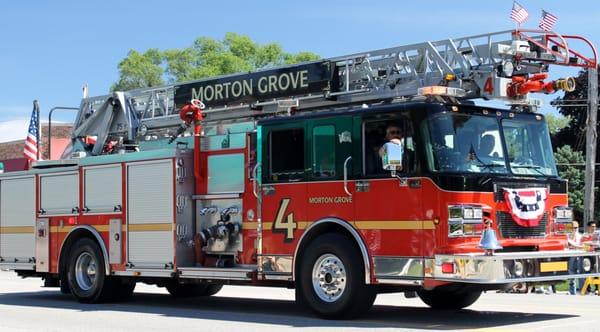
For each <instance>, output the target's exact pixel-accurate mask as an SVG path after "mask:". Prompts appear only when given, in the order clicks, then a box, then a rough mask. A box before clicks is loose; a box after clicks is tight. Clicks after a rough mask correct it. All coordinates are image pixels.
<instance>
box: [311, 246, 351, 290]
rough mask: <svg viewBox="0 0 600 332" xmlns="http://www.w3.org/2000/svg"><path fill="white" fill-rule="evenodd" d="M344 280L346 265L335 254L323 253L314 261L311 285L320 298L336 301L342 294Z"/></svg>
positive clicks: (344, 286) (344, 285) (344, 287)
mask: <svg viewBox="0 0 600 332" xmlns="http://www.w3.org/2000/svg"><path fill="white" fill-rule="evenodd" d="M346 280H347V278H346V267H345V266H344V264H343V263H342V261H341V260H340V259H339V258H338V257H337V256H336V255H333V254H324V255H321V256H320V257H319V258H318V259H317V260H316V261H315V264H314V265H313V270H312V285H313V289H314V291H315V294H317V296H318V297H319V298H320V299H321V300H323V301H325V302H335V301H337V300H338V299H339V298H340V297H341V296H342V294H344V290H345V289H346Z"/></svg>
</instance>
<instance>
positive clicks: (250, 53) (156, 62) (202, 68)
mask: <svg viewBox="0 0 600 332" xmlns="http://www.w3.org/2000/svg"><path fill="white" fill-rule="evenodd" d="M319 58H320V57H319V56H318V55H316V54H314V53H311V52H298V53H288V52H285V51H284V50H283V49H282V48H281V46H280V45H279V44H277V43H268V44H264V45H261V44H258V43H257V42H255V41H253V40H252V39H250V37H248V36H246V35H240V34H236V33H233V32H228V33H227V34H226V35H225V37H224V38H223V40H215V39H212V38H208V37H199V38H197V39H196V40H195V41H194V43H193V44H192V45H191V46H190V47H186V48H175V49H168V50H164V51H158V50H156V49H151V50H148V51H147V52H146V53H143V54H141V53H139V52H137V51H135V50H132V51H130V52H129V54H128V55H127V57H126V58H125V59H123V60H122V61H121V62H120V63H119V74H120V76H119V80H118V82H117V83H115V84H114V85H113V87H112V90H113V91H114V90H128V89H133V88H142V87H150V86H156V85H161V84H164V82H165V81H166V82H169V83H175V82H182V81H189V80H197V79H202V78H207V77H214V76H219V75H225V74H233V73H239V72H247V71H254V70H257V69H261V68H265V67H272V66H277V65H282V64H293V63H298V62H304V61H313V60H318V59H319Z"/></svg>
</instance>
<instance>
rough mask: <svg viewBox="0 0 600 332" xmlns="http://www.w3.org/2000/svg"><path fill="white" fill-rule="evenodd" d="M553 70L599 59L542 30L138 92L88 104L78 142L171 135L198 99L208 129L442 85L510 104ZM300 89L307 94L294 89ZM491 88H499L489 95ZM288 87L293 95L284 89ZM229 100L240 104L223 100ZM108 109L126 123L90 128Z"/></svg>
mask: <svg viewBox="0 0 600 332" xmlns="http://www.w3.org/2000/svg"><path fill="white" fill-rule="evenodd" d="M573 39H577V40H582V41H584V42H585V43H587V44H588V45H589V46H590V48H591V49H592V53H593V55H592V56H590V57H586V56H583V55H582V53H580V52H576V51H574V50H572V49H570V48H569V46H568V43H567V41H570V40H573ZM550 64H556V65H565V66H579V67H593V66H596V65H597V57H596V52H595V49H594V47H593V45H592V44H591V43H590V42H589V41H587V40H586V39H585V38H582V37H578V36H561V35H558V34H555V33H547V32H543V31H537V30H507V31H500V32H494V33H487V34H481V35H475V36H469V37H462V38H455V39H443V40H439V41H435V42H422V43H415V44H411V45H404V46H397V47H391V48H386V49H380V50H374V51H369V52H363V53H356V54H351V55H346V56H341V57H333V58H329V59H324V60H321V61H316V62H310V63H303V64H297V65H290V66H282V67H277V68H271V69H267V70H261V71H256V72H252V73H242V74H234V75H224V76H220V77H216V78H210V79H203V80H197V81H192V82H184V83H177V84H173V85H167V86H162V87H155V88H143V89H136V90H131V91H126V92H124V99H122V98H120V97H116V96H115V95H114V94H113V95H105V96H98V97H92V98H86V99H83V100H82V104H81V107H80V112H79V115H78V118H77V120H76V123H75V130H74V135H73V136H74V137H81V136H83V135H99V133H93V132H91V131H90V130H87V129H85V128H96V131H97V130H98V129H97V128H111V129H108V130H109V131H110V130H112V132H111V133H112V134H113V135H114V134H119V133H121V134H122V135H126V136H129V137H128V138H130V139H134V138H135V136H136V135H137V136H139V135H145V134H146V133H148V132H149V131H160V130H162V131H165V130H170V129H173V128H176V127H178V126H179V125H180V123H181V120H180V119H179V116H178V109H179V108H180V107H181V106H183V104H184V103H185V102H188V101H189V100H191V99H192V98H193V97H196V98H197V97H199V96H201V97H212V98H198V99H202V101H203V102H204V103H205V104H206V105H207V109H205V110H204V112H203V113H204V114H205V115H206V118H205V120H204V122H205V123H207V124H210V123H211V122H213V123H214V122H217V123H219V122H224V121H226V122H237V121H253V120H256V119H257V118H260V117H265V116H273V115H276V114H278V113H282V112H283V113H288V114H289V112H287V111H288V110H289V109H290V108H293V109H294V110H295V111H296V112H306V111H310V110H315V109H319V108H321V109H322V108H327V107H337V106H343V105H353V104H362V103H366V104H369V103H376V102H381V101H385V100H397V99H410V98H414V97H416V96H418V92H419V89H420V88H423V87H426V86H436V85H442V86H447V87H451V88H456V89H459V90H460V91H462V92H463V94H462V95H461V96H460V99H475V98H486V99H500V100H505V101H509V102H510V101H511V97H509V96H508V95H507V94H506V88H500V87H506V85H507V84H508V83H509V82H510V81H511V77H513V76H528V75H533V74H538V73H543V72H547V70H548V66H549V65H550ZM278 75H279V76H278ZM283 75H288V76H287V78H284V77H282V76H283ZM303 75H304V76H303ZM273 77H275V78H273ZM277 80H279V81H277ZM261 84H262V85H261ZM277 84H279V86H278V85H277ZM293 84H296V85H297V86H300V88H298V89H295V90H294V89H291V88H289V86H293ZM490 84H491V86H493V87H495V88H492V89H489V88H488V87H489V86H488V85H490ZM284 85H287V86H288V89H277V88H282V87H283V86H284ZM236 87H237V90H236ZM265 87H268V88H269V89H270V90H278V91H275V92H274V91H267V92H266V93H265V91H261V88H262V90H265ZM246 88H248V89H246ZM246 90H247V91H246ZM241 92H244V95H243V96H242V95H241ZM273 92H274V93H273ZM225 95H227V96H234V97H236V98H229V99H228V98H224V96H225ZM236 95H237V96H236ZM217 97H221V98H217ZM512 99H515V98H512ZM517 101H518V100H515V102H517ZM107 102H109V103H112V104H113V105H115V107H114V108H110V109H112V110H113V111H115V112H116V111H118V112H121V113H122V116H117V117H110V118H111V119H113V120H111V121H115V120H114V119H121V121H125V122H126V123H121V124H118V125H115V124H110V125H109V124H104V125H90V124H89V123H86V122H89V121H90V120H91V121H106V118H107V117H100V116H90V114H92V113H93V112H94V110H99V109H107V108H106V107H104V108H102V105H103V104H105V103H107ZM119 108H120V110H118V109H119ZM103 119H104V120H103ZM115 128H116V129H115ZM82 129H83V130H82ZM103 136H104V135H103ZM131 136H133V137H131Z"/></svg>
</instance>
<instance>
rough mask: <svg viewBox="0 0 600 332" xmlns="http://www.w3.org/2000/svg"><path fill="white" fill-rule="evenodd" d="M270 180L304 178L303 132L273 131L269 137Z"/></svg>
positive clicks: (296, 129)
mask: <svg viewBox="0 0 600 332" xmlns="http://www.w3.org/2000/svg"><path fill="white" fill-rule="evenodd" d="M269 146H270V153H269V160H270V162H271V168H270V170H269V171H270V172H269V173H270V174H269V175H270V179H271V180H273V181H296V180H301V179H302V178H303V176H304V130H303V129H301V128H294V129H285V130H274V131H272V132H271V137H270V144H269Z"/></svg>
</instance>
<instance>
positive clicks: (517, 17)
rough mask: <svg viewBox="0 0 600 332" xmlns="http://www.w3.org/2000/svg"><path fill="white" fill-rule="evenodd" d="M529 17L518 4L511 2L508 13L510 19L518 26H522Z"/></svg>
mask: <svg viewBox="0 0 600 332" xmlns="http://www.w3.org/2000/svg"><path fill="white" fill-rule="evenodd" d="M528 17H529V13H528V12H527V11H526V10H525V8H523V6H521V5H520V4H519V3H518V2H516V1H513V7H512V10H511V12H510V18H511V19H512V20H513V21H515V22H517V23H518V24H519V25H521V24H523V22H525V21H527V18H528Z"/></svg>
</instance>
